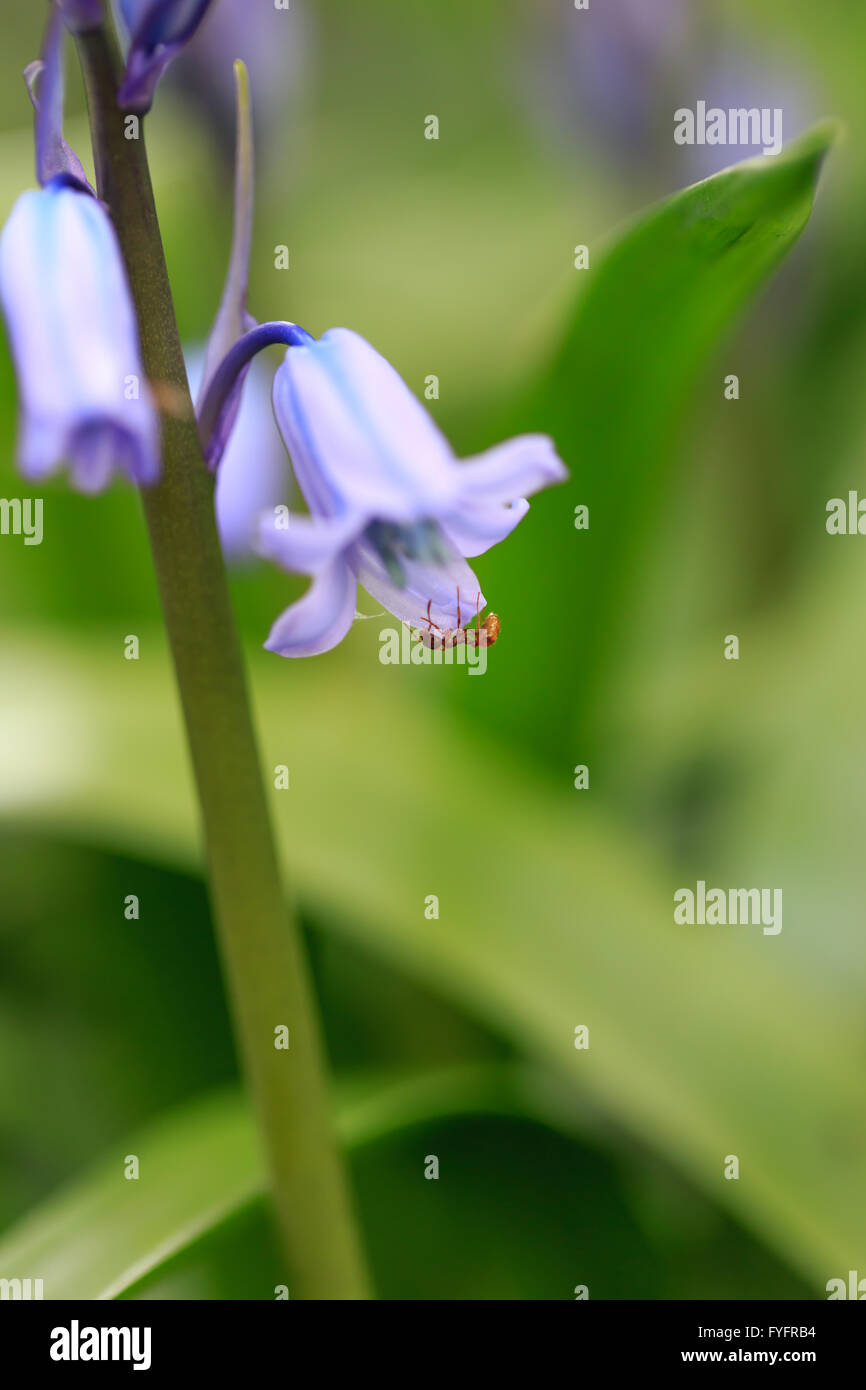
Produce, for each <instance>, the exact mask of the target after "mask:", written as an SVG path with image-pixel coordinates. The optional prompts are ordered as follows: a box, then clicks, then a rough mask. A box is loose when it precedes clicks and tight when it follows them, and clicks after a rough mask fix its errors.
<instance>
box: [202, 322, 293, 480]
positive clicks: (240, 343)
mask: <svg viewBox="0 0 866 1390" xmlns="http://www.w3.org/2000/svg"><path fill="white" fill-rule="evenodd" d="M314 341H315V339H314V338H313V335H312V334H311V333H308V332H307V330H306V329H305V328H300V327H299V326H298V324H296V323H288V322H284V321H281V320H274V321H273V322H272V323H258V324H256V326H255V328H251V329H250V330H249V332H248V333H244V335H243V337H241V338H238V340H237V342H236V343H234V344H233V345H232V346H231V347H230V348H229V350H228V352H227V353H226V355H225V357H224V358H223V360H222V361H221V362H220V364H219V366H218V367H217V369H216V371H215V372H214V374H213V376H212V377H211V380H210V382H209V383H208V386H207V390H206V391H205V393H204V397H203V398H202V402H201V405H200V406H199V410H198V433H199V439H200V440H201V445H202V449H203V450H204V454H205V458H207V455H208V446H209V444H210V441H211V438H212V436H213V433H214V431H215V429H216V427H217V425H218V424H219V420H220V416H221V415H222V412H223V410H224V408H225V406H226V405H227V404H228V402H229V399H230V397H231V394H232V387H233V386H234V384H235V382H236V381H237V379H238V377H239V376H240V374H241V372H242V371H243V370H244V368H245V367H246V366H248V365H249V363H250V362H252V360H253V358H254V357H255V355H256V353H259V352H262V351H263V350H264V349H265V348H267V347H273V346H274V345H275V344H276V343H285V345H286V347H303V346H304V344H305V343H312V342H314Z"/></svg>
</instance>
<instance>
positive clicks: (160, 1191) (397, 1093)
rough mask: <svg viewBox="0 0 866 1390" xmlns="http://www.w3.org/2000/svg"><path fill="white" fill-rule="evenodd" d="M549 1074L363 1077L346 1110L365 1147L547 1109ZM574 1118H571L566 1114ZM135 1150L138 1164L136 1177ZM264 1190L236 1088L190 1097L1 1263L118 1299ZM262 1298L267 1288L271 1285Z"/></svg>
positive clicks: (19, 1236)
mask: <svg viewBox="0 0 866 1390" xmlns="http://www.w3.org/2000/svg"><path fill="white" fill-rule="evenodd" d="M548 1093H549V1088H548V1087H546V1085H545V1082H544V1079H543V1078H539V1079H538V1080H537V1081H535V1080H533V1079H532V1078H531V1077H530V1076H528V1075H527V1074H525V1073H524V1072H523V1071H522V1070H521V1069H520V1068H516V1067H473V1066H469V1067H462V1066H461V1067H452V1068H449V1069H446V1070H443V1071H442V1072H434V1073H427V1074H423V1075H415V1076H395V1077H388V1078H375V1079H372V1080H371V1079H367V1078H365V1079H363V1080H356V1081H355V1082H354V1083H353V1084H352V1085H351V1086H347V1087H346V1088H344V1090H343V1092H342V1093H341V1097H340V1104H339V1109H338V1124H339V1131H340V1135H341V1138H342V1140H343V1143H344V1144H345V1146H346V1147H347V1148H348V1149H350V1150H357V1149H358V1148H360V1147H361V1146H363V1145H364V1144H368V1143H372V1142H374V1141H375V1140H377V1139H379V1138H381V1137H382V1136H383V1135H386V1134H389V1133H391V1132H393V1131H395V1130H398V1129H402V1128H406V1127H409V1126H413V1125H417V1124H421V1123H422V1122H424V1121H429V1120H432V1119H436V1118H439V1117H444V1116H454V1115H457V1114H460V1113H466V1114H478V1113H496V1114H508V1113H526V1114H528V1113H532V1112H533V1111H534V1112H535V1113H539V1112H540V1113H545V1112H546V1113H547V1114H552V1115H554V1116H555V1117H556V1118H557V1119H558V1120H560V1121H566V1117H565V1116H564V1114H563V1107H562V1103H561V1098H560V1099H559V1100H558V1101H557V1102H556V1104H555V1105H554V1104H551V1103H550V1097H549V1094H548ZM566 1122H567V1121H566ZM128 1155H134V1156H135V1157H136V1158H137V1160H138V1164H139V1168H138V1177H137V1178H130V1179H127V1178H126V1177H125V1175H124V1165H125V1163H126V1161H127V1156H128ZM264 1191H265V1180H264V1171H263V1167H262V1162H261V1156H260V1153H259V1148H258V1142H257V1137H256V1134H255V1129H254V1126H253V1124H252V1121H251V1118H250V1114H249V1110H248V1108H247V1106H246V1104H245V1102H244V1101H243V1099H242V1098H241V1097H240V1096H239V1095H238V1094H237V1093H235V1092H224V1093H217V1094H215V1095H209V1096H207V1097H206V1098H205V1099H201V1100H198V1101H195V1102H191V1103H190V1104H189V1105H188V1106H186V1107H185V1108H184V1109H183V1110H180V1111H177V1112H175V1113H171V1114H169V1115H168V1116H165V1117H163V1118H162V1119H160V1121H159V1122H157V1123H156V1124H155V1125H153V1126H151V1127H150V1128H149V1129H147V1130H145V1131H143V1132H142V1133H140V1134H137V1135H135V1136H132V1137H128V1138H127V1139H126V1140H125V1141H124V1143H123V1144H122V1145H121V1144H118V1145H117V1146H116V1153H114V1154H113V1155H112V1156H111V1157H110V1158H106V1159H105V1160H104V1161H102V1162H101V1163H99V1164H98V1165H96V1166H95V1167H94V1168H93V1169H92V1170H91V1171H89V1172H88V1173H86V1174H85V1175H84V1176H83V1177H81V1178H78V1179H76V1180H75V1181H73V1182H72V1183H70V1184H68V1185H67V1186H66V1187H64V1188H63V1189H62V1190H61V1191H59V1192H58V1193H56V1194H55V1195H53V1196H52V1197H50V1198H48V1199H47V1200H46V1201H44V1202H43V1203H42V1204H41V1205H40V1206H39V1207H38V1208H37V1209H36V1210H35V1211H34V1212H33V1213H31V1214H29V1215H28V1216H26V1217H25V1218H24V1219H23V1220H22V1221H21V1222H19V1223H18V1224H17V1225H16V1226H15V1227H14V1228H13V1229H12V1230H10V1231H8V1232H7V1233H6V1234H5V1235H4V1236H3V1237H2V1238H0V1271H2V1274H3V1276H4V1277H8V1278H13V1277H15V1278H22V1279H26V1278H31V1279H32V1278H39V1279H42V1280H43V1284H44V1293H45V1297H46V1298H54V1299H59V1298H75V1299H79V1298H85V1299H86V1298H117V1297H120V1296H124V1295H129V1294H130V1293H134V1291H135V1287H136V1285H137V1284H138V1283H139V1282H141V1281H142V1280H145V1279H147V1278H149V1277H150V1276H153V1275H154V1274H155V1273H157V1272H159V1271H160V1270H161V1269H162V1268H163V1267H165V1266H166V1265H168V1264H169V1262H170V1261H172V1260H173V1259H174V1258H175V1257H176V1256H177V1255H179V1254H180V1253H181V1252H183V1251H185V1250H188V1249H189V1248H190V1247H191V1246H193V1245H195V1243H196V1242H197V1241H199V1240H201V1239H203V1238H204V1237H206V1236H211V1235H213V1234H214V1232H215V1231H217V1230H219V1229H220V1228H223V1227H226V1226H228V1225H229V1224H230V1223H231V1222H232V1221H234V1220H235V1219H236V1218H237V1217H238V1216H239V1214H241V1213H242V1212H244V1211H245V1210H246V1209H247V1208H249V1207H250V1206H251V1205H252V1204H253V1203H256V1202H258V1201H260V1200H261V1199H262V1197H263V1194H264ZM262 1296H266V1295H265V1294H264V1293H263V1294H262Z"/></svg>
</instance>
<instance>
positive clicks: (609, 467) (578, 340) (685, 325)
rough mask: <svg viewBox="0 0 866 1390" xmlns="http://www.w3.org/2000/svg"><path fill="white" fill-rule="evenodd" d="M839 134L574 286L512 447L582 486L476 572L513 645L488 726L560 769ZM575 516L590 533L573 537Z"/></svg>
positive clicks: (683, 217) (723, 194) (662, 225)
mask: <svg viewBox="0 0 866 1390" xmlns="http://www.w3.org/2000/svg"><path fill="white" fill-rule="evenodd" d="M833 134H834V129H833V127H831V126H829V125H828V126H821V127H818V128H816V129H815V130H814V131H813V132H812V133H811V134H809V135H806V136H804V137H803V138H802V139H801V140H798V141H797V142H795V143H794V144H792V145H791V146H789V147H788V148H787V149H786V150H784V151H783V152H782V154H780V155H779V156H778V157H776V158H766V157H764V156H758V157H757V158H755V159H750V160H747V161H746V162H745V163H742V164H739V165H736V166H734V167H733V168H731V169H728V170H725V171H724V172H722V173H720V174H717V175H715V176H713V177H712V178H709V179H706V180H705V181H704V182H702V183H698V184H695V185H694V186H692V187H690V188H686V189H684V190H683V191H682V192H680V193H677V194H676V195H675V196H674V197H672V198H669V199H668V200H667V201H665V202H664V203H662V204H661V205H660V206H658V207H656V208H653V209H652V210H651V211H650V212H649V213H646V214H644V215H642V216H641V217H640V218H639V219H637V221H635V223H634V224H633V225H632V226H631V227H629V228H628V229H627V230H626V231H625V233H624V234H623V235H621V236H620V237H619V238H618V239H616V240H614V242H613V244H612V245H611V247H610V249H609V250H607V252H606V253H605V254H602V248H601V247H597V246H596V247H593V248H592V249H591V254H592V260H591V262H590V269H589V271H587V272H580V273H579V272H575V275H576V277H577V278H578V279H580V280H585V281H586V285H585V289H584V291H583V293H582V294H581V295H580V296H579V298H578V300H577V305H576V308H575V310H574V313H573V315H572V319H571V322H570V324H569V326H568V328H567V331H566V333H565V337H564V341H563V343H562V346H561V349H560V350H559V352H558V354H557V355H556V356H555V358H554V360H553V362H552V364H551V365H550V367H549V368H548V369H547V371H546V372H545V373H544V374H543V376H542V377H541V378H540V379H539V380H538V382H537V384H536V385H535V386H534V388H533V389H532V390H531V391H530V394H529V398H528V400H527V401H526V402H525V403H524V404H523V405H522V406H521V407H519V408H517V409H516V410H515V411H514V412H513V413H512V415H511V416H510V417H509V419H508V428H507V432H509V433H510V432H513V431H514V430H516V429H518V428H531V429H538V430H542V431H544V432H545V433H548V434H551V435H552V436H553V437H554V439H555V441H556V444H557V447H558V449H559V452H560V453H561V455H562V457H563V458H564V459H565V461H566V462H567V464H568V465H569V467H570V469H571V480H570V481H569V483H568V484H566V485H565V486H563V487H561V488H557V489H556V490H555V491H554V492H552V493H549V494H546V495H545V496H542V497H539V498H537V499H536V500H535V501H534V502H533V504H532V514H531V517H530V519H529V520H528V521H527V522H524V524H523V525H522V526H520V527H518V529H517V531H516V532H515V533H514V535H513V536H511V537H510V538H509V541H508V545H507V547H505V546H503V547H502V548H501V549H500V550H497V551H496V552H494V553H491V554H490V556H488V557H485V560H484V562H483V565H484V567H483V570H482V573H483V575H484V584H485V591H486V592H487V593H488V594H490V595H492V596H495V603H494V606H495V607H496V608H497V610H498V611H499V612H500V613H501V614H502V615H503V634H505V633H506V632H507V635H508V639H509V640H508V644H507V647H508V649H507V651H506V650H505V645H506V644H505V643H504V642H503V654H502V658H501V663H500V665H501V667H502V678H501V679H500V680H499V681H498V682H497V684H496V685H495V686H493V687H492V689H491V691H490V692H489V694H490V697H491V698H490V699H489V700H486V705H487V711H486V713H487V718H488V719H489V720H493V721H495V723H496V724H497V726H498V727H499V728H500V729H502V730H503V731H504V732H506V733H507V734H508V735H509V736H518V737H520V739H521V740H522V741H524V742H528V743H529V744H531V745H532V746H534V747H535V748H536V749H538V750H540V751H542V752H543V753H545V754H546V755H547V757H548V758H549V759H550V760H551V761H557V762H558V761H560V760H561V758H562V756H563V751H564V750H565V749H567V748H569V747H570V746H571V743H572V741H573V740H574V738H575V736H576V734H579V735H580V742H581V748H582V751H583V753H584V755H585V757H584V759H583V760H584V761H589V760H590V757H591V754H592V752H593V749H592V747H591V745H590V743H589V738H590V735H591V732H592V729H591V727H589V726H588V722H587V721H588V720H589V721H590V723H591V715H592V713H593V710H594V704H595V701H596V700H597V699H598V696H599V681H600V680H602V678H603V676H604V673H605V670H606V668H607V667H608V666H609V664H610V662H611V659H612V658H615V655H616V646H617V638H618V637H619V635H620V633H621V630H622V619H623V617H624V615H626V614H627V613H629V611H630V608H629V600H630V596H631V595H632V594H633V587H632V586H633V584H634V583H635V577H636V575H637V573H638V561H639V560H640V558H641V556H642V553H643V542H644V540H645V538H646V537H647V534H648V533H649V532H651V530H652V527H653V524H654V521H655V519H656V517H657V516H658V511H659V507H660V506H661V504H662V502H663V500H664V498H665V497H666V495H667V492H668V485H669V481H670V476H671V472H672V465H673V462H674V460H675V457H676V454H675V449H674V447H673V446H674V444H675V442H676V435H677V432H678V429H679V427H680V426H681V424H682V422H683V419H684V417H685V414H686V410H687V408H688V406H689V403H690V394H691V393H692V391H693V388H694V386H695V384H696V382H697V380H698V379H699V376H700V373H701V371H702V369H703V368H705V366H706V363H707V361H708V359H709V358H710V356H711V354H712V352H713V350H714V349H715V348H716V347H717V346H718V344H719V343H720V341H721V339H722V337H723V335H724V334H725V332H726V330H727V329H728V328H729V327H730V325H731V324H732V323H733V322H734V320H735V319H736V317H737V316H738V315H739V314H740V313H741V311H742V310H743V309H744V307H745V306H746V305H747V304H748V303H749V301H750V300H751V299H752V298H753V297H754V296H755V294H756V293H757V291H758V290H759V289H760V288H761V286H762V285H763V284H764V283H765V282H766V281H767V280H768V278H769V277H770V275H771V274H772V272H773V271H774V269H775V268H776V267H777V265H778V264H779V262H780V261H781V260H782V259H783V258H784V256H785V255H786V254H787V252H788V251H789V250H790V249H791V247H792V246H793V244H794V243H795V242H796V240H797V238H798V237H799V235H800V233H801V232H802V231H803V228H804V227H805V226H806V223H807V221H808V219H809V215H810V212H811V209H812V201H813V195H814V189H815V183H816V179H817V176H818V172H819V170H820V167H821V163H822V161H823V159H824V156H825V154H826V152H827V149H828V147H829V145H830V143H831V141H832V139H833ZM728 371H736V366H735V365H731V364H730V363H728V364H727V365H726V366H725V367H724V370H722V368H721V367H720V368H719V379H718V394H719V400H720V401H722V387H723V379H724V376H725V375H726V373H727V372H728ZM580 504H582V505H585V506H587V507H588V508H589V529H588V530H575V529H574V520H575V518H574V509H575V507H576V506H578V505H580ZM506 625H507V626H506ZM541 653H543V659H540V654H541ZM461 693H462V695H463V698H464V699H469V698H470V697H472V696H476V695H477V691H473V690H470V689H465V690H463V691H462V692H461ZM487 695H488V692H487V691H485V696H487Z"/></svg>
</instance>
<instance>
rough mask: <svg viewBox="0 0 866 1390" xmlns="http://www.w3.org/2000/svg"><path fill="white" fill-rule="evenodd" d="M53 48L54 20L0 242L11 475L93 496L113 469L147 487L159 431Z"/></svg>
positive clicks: (121, 280) (34, 74)
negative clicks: (30, 182)
mask: <svg viewBox="0 0 866 1390" xmlns="http://www.w3.org/2000/svg"><path fill="white" fill-rule="evenodd" d="M60 38H61V29H60V27H59V24H58V20H57V15H56V13H55V14H53V15H52V19H51V22H50V24H49V30H48V34H47V37H46V43H45V47H44V50H43V58H42V62H41V64H40V65H36V67H34V65H31V68H30V69H28V85H29V87H30V89H31V96H32V98H33V101H34V105H35V107H36V166H37V174H38V177H39V181H40V183H41V184H42V187H41V189H40V190H39V191H30V192H27V193H23V194H22V195H21V197H20V198H19V199H18V201H17V202H16V203H15V206H14V207H13V209H12V212H11V214H10V216H9V220H8V221H7V223H6V226H5V227H4V229H3V233H2V236H0V303H2V307H3V313H4V315H5V318H6V324H7V329H8V333H9V342H10V347H11V350H12V356H13V359H14V363H15V368H16V373H17V377H18V385H19V400H20V410H21V425H20V431H19V440H18V461H19V466H20V468H21V471H22V472H23V473H24V475H25V476H26V477H28V478H31V479H34V480H35V479H39V478H44V477H46V476H48V475H49V474H51V473H53V472H55V471H56V470H57V469H58V468H59V467H60V465H61V464H62V463H63V462H64V461H66V462H68V464H69V469H70V476H71V479H72V482H73V484H74V486H75V487H77V488H79V489H81V490H82V491H85V492H96V491H99V490H100V489H101V488H103V487H105V486H106V484H107V483H108V481H109V479H110V478H111V475H112V473H113V472H114V470H115V469H118V470H120V471H122V472H123V473H125V474H126V475H127V476H128V477H129V478H131V479H132V480H133V481H134V482H136V483H140V484H147V483H152V482H154V481H155V479H156V477H157V475H158V473H159V463H160V455H159V425H158V420H157V415H156V411H155V409H154V406H153V402H152V400H151V395H150V391H149V388H148V385H147V381H146V378H145V375H144V369H143V367H142V363H141V353H140V349H139V343H138V330H137V324H136V318H135V311H134V308H133V305H132V299H131V296H130V292H129V286H128V283H127V279H126V272H125V269H124V265H123V260H122V256H121V253H120V247H119V245H118V242H117V237H116V235H115V232H114V228H113V226H112V224H111V219H110V218H109V216H108V213H107V212H106V210H105V208H104V207H103V206H102V204H101V203H100V202H99V201H98V200H97V199H96V198H95V197H94V196H93V194H92V192H91V191H90V186H89V184H88V183H87V180H86V177H85V175H84V170H83V168H82V166H81V162H80V160H79V159H78V158H77V156H76V155H75V154H74V152H73V151H72V150H70V148H69V146H68V145H67V144H66V142H65V140H64V139H63V136H62V132H61V119H62V87H61V71H62V69H61V61H60V60H61V50H60ZM37 78H38V87H37V85H36V83H37Z"/></svg>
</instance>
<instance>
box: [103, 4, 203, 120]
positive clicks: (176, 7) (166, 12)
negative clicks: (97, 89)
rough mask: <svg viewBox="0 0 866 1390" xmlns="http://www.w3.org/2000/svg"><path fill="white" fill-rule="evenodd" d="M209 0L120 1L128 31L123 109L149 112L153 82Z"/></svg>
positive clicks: (187, 36)
mask: <svg viewBox="0 0 866 1390" xmlns="http://www.w3.org/2000/svg"><path fill="white" fill-rule="evenodd" d="M210 4H211V0H120V9H121V13H122V15H123V18H124V22H125V24H126V27H127V29H128V31H129V36H130V42H129V53H128V55H127V59H126V73H125V75H124V79H123V82H122V84H121V88H120V91H119V93H118V102H119V104H120V106H121V108H122V109H123V110H124V111H138V112H144V111H149V110H150V107H151V104H152V102H153V95H154V92H155V91H156V84H157V83H158V82H159V79H160V77H161V76H162V74H163V73H164V72H165V69H166V68H167V67H168V64H169V63H170V62H171V61H172V59H173V58H175V57H176V56H177V54H178V53H179V52H180V51H181V49H182V48H183V47H184V45H185V44H187V43H188V42H189V40H190V39H191V38H192V36H193V34H194V33H195V31H196V29H197V28H198V26H199V25H200V24H201V22H202V20H203V19H204V17H205V15H206V13H207V11H208V9H209V7H210Z"/></svg>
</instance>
